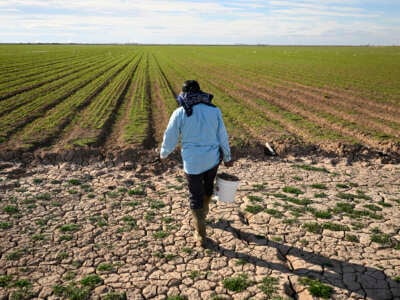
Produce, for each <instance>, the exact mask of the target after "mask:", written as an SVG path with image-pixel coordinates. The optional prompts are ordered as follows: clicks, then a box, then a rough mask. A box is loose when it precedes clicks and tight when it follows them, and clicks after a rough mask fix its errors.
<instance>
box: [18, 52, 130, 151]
mask: <svg viewBox="0 0 400 300" xmlns="http://www.w3.org/2000/svg"><path fill="white" fill-rule="evenodd" d="M130 61H131V57H129V58H125V59H124V60H123V61H122V62H118V63H116V62H114V63H113V67H112V68H111V69H108V70H106V72H100V74H99V73H97V74H96V76H94V77H92V78H91V79H92V80H91V81H90V82H88V83H87V84H86V85H85V86H84V87H82V88H80V89H79V90H77V91H76V92H75V93H73V94H72V95H70V97H68V98H67V99H66V100H64V101H62V102H61V103H59V104H58V105H56V106H55V107H54V108H52V109H50V110H48V111H47V113H46V114H45V115H44V116H43V117H42V118H39V119H36V120H35V121H33V122H32V123H30V124H29V125H28V126H26V127H25V128H24V129H23V131H22V132H21V133H20V134H19V135H18V137H19V138H18V139H16V140H17V142H18V146H19V147H21V148H22V149H30V148H32V146H34V145H41V144H43V143H46V142H47V141H49V140H51V139H54V138H56V137H57V135H58V134H60V132H61V130H62V129H64V128H65V126H67V125H68V124H69V123H70V122H71V120H72V119H73V118H74V117H75V115H76V113H77V112H79V110H81V109H82V108H83V107H84V106H86V105H87V104H88V103H89V102H90V101H91V100H92V99H93V98H94V97H95V96H96V95H97V94H99V93H100V92H101V91H102V90H103V89H104V88H105V87H106V86H107V85H108V83H109V82H110V81H111V79H112V78H114V77H115V76H116V75H117V74H118V73H120V72H121V71H122V70H123V69H124V68H125V67H126V66H127V65H128V63H129V62H130Z"/></svg>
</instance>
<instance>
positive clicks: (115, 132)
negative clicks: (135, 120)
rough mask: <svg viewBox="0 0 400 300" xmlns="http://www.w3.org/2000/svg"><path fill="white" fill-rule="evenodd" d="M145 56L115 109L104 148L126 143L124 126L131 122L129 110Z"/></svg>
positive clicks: (121, 146) (135, 68) (134, 71)
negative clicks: (123, 133)
mask: <svg viewBox="0 0 400 300" xmlns="http://www.w3.org/2000/svg"><path fill="white" fill-rule="evenodd" d="M142 60H143V58H142V57H140V58H139V59H138V61H137V63H136V65H135V67H134V69H133V72H132V75H131V77H130V79H129V81H128V83H127V85H126V91H125V92H124V93H123V94H122V95H121V97H120V99H121V103H120V105H119V107H118V108H117V109H116V110H115V112H114V115H115V120H114V122H113V124H112V126H110V134H108V135H107V136H106V137H105V139H104V144H103V146H104V148H105V149H107V150H109V151H110V150H116V149H120V148H123V147H124V146H125V143H124V141H123V135H122V132H123V128H124V127H125V126H126V124H127V123H128V122H129V111H130V109H131V107H132V104H133V98H134V94H135V92H136V85H137V81H136V80H135V79H136V78H137V70H138V68H139V65H140V64H141V63H142Z"/></svg>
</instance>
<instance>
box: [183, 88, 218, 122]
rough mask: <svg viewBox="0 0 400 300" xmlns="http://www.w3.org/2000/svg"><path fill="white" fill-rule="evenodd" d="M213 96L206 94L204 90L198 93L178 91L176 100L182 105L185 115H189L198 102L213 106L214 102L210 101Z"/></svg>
mask: <svg viewBox="0 0 400 300" xmlns="http://www.w3.org/2000/svg"><path fill="white" fill-rule="evenodd" d="M213 98H214V96H213V95H211V94H207V93H204V92H201V91H200V92H198V93H184V92H182V93H180V94H179V96H178V97H177V98H176V101H177V102H178V104H179V105H180V106H183V109H184V110H185V112H186V115H187V116H188V117H190V116H191V115H192V113H193V106H195V105H196V104H199V103H203V104H206V105H209V106H213V107H215V105H214V104H212V103H211V100H212V99H213Z"/></svg>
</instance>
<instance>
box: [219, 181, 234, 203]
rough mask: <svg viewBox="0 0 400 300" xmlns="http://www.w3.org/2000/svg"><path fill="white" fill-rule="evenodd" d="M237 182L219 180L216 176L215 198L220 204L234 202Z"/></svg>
mask: <svg viewBox="0 0 400 300" xmlns="http://www.w3.org/2000/svg"><path fill="white" fill-rule="evenodd" d="M238 185H239V181H230V180H225V179H222V178H219V177H218V176H217V184H216V187H215V196H216V197H215V198H216V200H219V201H222V202H230V203H233V202H235V194H236V190H237V187H238Z"/></svg>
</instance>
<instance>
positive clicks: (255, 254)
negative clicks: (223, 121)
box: [0, 157, 400, 300]
mask: <svg viewBox="0 0 400 300" xmlns="http://www.w3.org/2000/svg"><path fill="white" fill-rule="evenodd" d="M169 164H170V167H169V168H165V166H164V170H161V169H160V166H159V165H157V164H153V165H147V166H143V165H140V164H137V165H135V164H131V163H126V164H124V165H118V166H111V165H109V166H107V165H106V164H105V163H104V162H102V163H97V164H92V165H88V166H79V165H73V164H67V163H64V164H60V165H55V166H53V165H37V166H32V167H30V168H24V167H23V166H20V165H16V164H12V163H1V164H0V208H1V211H0V227H1V228H0V253H1V256H0V270H1V271H0V282H1V285H0V298H3V297H7V295H12V294H14V296H15V295H20V296H21V295H25V296H27V295H28V296H29V295H30V296H35V297H38V298H40V299H44V298H47V297H49V299H58V297H59V296H56V295H66V294H67V293H68V292H70V293H82V295H84V294H85V293H90V294H91V297H92V298H93V299H97V298H100V296H101V297H104V296H105V295H108V296H109V297H110V296H112V295H113V293H114V296H115V295H116V294H119V295H122V294H123V293H124V292H125V293H126V295H127V297H128V299H152V298H154V299H166V298H167V296H177V295H180V296H186V297H187V298H188V299H211V298H212V297H213V296H217V295H218V296H219V297H221V298H220V299H245V298H248V297H254V299H265V298H266V297H267V296H271V297H272V296H281V297H282V298H281V299H291V298H294V297H298V299H311V298H310V291H309V288H308V287H307V284H308V285H310V284H311V285H313V284H314V286H315V284H317V285H318V284H319V285H318V286H319V287H321V286H324V287H325V291H328V292H330V290H329V288H326V286H328V287H331V288H332V289H333V290H332V294H331V299H375V300H378V299H379V300H381V299H398V298H399V297H400V283H399V281H400V258H399V257H400V255H399V254H400V252H399V251H400V233H399V231H400V226H399V224H398V220H399V217H400V213H399V207H400V179H399V178H400V166H399V165H391V164H386V165H381V164H378V163H375V162H373V161H371V162H369V163H367V162H357V163H354V164H353V165H347V164H346V161H345V160H329V159H326V158H318V157H303V158H290V157H289V158H287V159H265V160H261V161H253V160H249V159H240V160H238V161H237V162H236V165H235V166H234V167H233V168H232V169H230V170H229V172H232V173H235V174H237V175H239V177H240V178H241V184H240V187H239V190H238V193H237V197H236V203H235V204H227V203H221V202H214V203H212V204H211V212H210V215H209V222H208V226H207V233H208V236H209V237H210V238H211V240H212V242H211V243H210V246H209V247H208V249H206V250H203V249H201V248H197V247H195V243H194V240H193V237H192V230H191V221H190V212H189V211H188V207H187V206H188V203H187V192H186V187H185V180H184V173H183V172H182V170H181V166H180V165H179V164H178V163H175V162H174V161H170V162H169ZM220 171H227V170H226V169H224V168H223V167H221V170H220ZM306 277H310V278H313V280H314V281H312V280H311V281H310V280H308V281H307V280H304V278H306ZM232 278H233V279H236V281H233V282H236V287H237V286H238V282H242V283H244V285H243V291H240V292H235V291H231V290H229V289H228V287H229V286H228V283H227V282H228V281H227V279H232ZM301 278H303V279H301ZM224 280H225V281H224ZM318 280H319V281H320V282H322V283H323V285H321V283H319V281H318ZM268 287H269V288H268ZM230 288H231V289H232V287H230ZM311 290H312V289H311ZM320 290H324V289H323V288H320ZM110 299H111V298H110ZM112 299H117V298H112Z"/></svg>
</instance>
